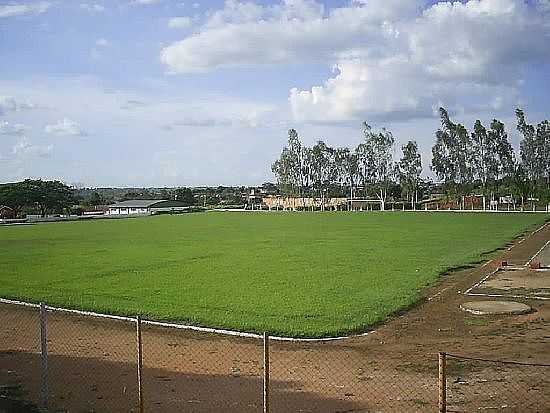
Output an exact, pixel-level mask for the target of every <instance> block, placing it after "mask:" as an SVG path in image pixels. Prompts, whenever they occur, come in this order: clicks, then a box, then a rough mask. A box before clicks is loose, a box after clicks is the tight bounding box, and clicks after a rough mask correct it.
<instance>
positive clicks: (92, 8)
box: [80, 3, 105, 13]
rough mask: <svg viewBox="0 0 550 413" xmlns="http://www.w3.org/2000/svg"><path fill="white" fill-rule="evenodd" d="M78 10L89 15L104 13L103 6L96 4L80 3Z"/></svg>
mask: <svg viewBox="0 0 550 413" xmlns="http://www.w3.org/2000/svg"><path fill="white" fill-rule="evenodd" d="M80 8H81V9H82V10H86V11H87V12H90V13H101V12H104V11H105V6H103V5H101V4H97V3H81V4H80Z"/></svg>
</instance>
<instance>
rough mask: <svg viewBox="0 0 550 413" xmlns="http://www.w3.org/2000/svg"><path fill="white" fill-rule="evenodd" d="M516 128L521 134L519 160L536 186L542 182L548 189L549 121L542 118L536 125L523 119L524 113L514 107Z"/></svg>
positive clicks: (549, 163)
mask: <svg viewBox="0 0 550 413" xmlns="http://www.w3.org/2000/svg"><path fill="white" fill-rule="evenodd" d="M516 117H517V121H518V123H517V129H518V131H519V132H520V133H521V134H522V135H523V140H522V141H521V143H520V156H521V162H522V164H523V166H524V168H525V171H526V174H527V176H528V178H529V179H530V180H531V181H532V183H533V185H534V186H536V185H537V184H538V183H542V182H544V184H545V187H546V189H547V190H548V189H550V122H549V121H548V120H544V121H542V122H540V123H539V124H538V125H536V126H535V125H530V124H528V123H527V122H526V121H525V114H524V113H523V111H522V110H521V109H516Z"/></svg>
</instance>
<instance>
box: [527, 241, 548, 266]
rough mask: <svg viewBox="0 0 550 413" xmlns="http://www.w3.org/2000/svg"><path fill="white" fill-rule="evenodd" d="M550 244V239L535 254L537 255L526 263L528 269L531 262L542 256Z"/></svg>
mask: <svg viewBox="0 0 550 413" xmlns="http://www.w3.org/2000/svg"><path fill="white" fill-rule="evenodd" d="M549 244H550V239H549V240H548V241H546V243H545V244H544V245H543V246H542V247H541V248H540V249H539V250H538V251H537V252H536V253H535V255H533V256H532V257H531V258H530V259H529V261H527V262H526V263H525V266H526V267H527V266H529V264H531V261H533V260H534V259H535V258H536V257H537V255H539V254H540V253H541V252H542V251H543V250H544V249H545V248H546V247H547V246H548V245H549Z"/></svg>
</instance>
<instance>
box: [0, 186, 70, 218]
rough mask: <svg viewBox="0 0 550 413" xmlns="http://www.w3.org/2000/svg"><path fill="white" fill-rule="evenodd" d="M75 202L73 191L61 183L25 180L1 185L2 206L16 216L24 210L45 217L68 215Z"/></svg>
mask: <svg viewBox="0 0 550 413" xmlns="http://www.w3.org/2000/svg"><path fill="white" fill-rule="evenodd" d="M74 202H75V197H74V192H73V189H72V188H71V187H69V186H67V185H65V184H64V183H63V182H60V181H43V180H41V179H25V180H24V181H21V182H14V183H7V184H1V185H0V205H5V206H8V207H10V208H11V209H12V210H13V212H14V214H15V216H19V215H21V212H22V211H23V210H29V211H34V212H37V213H38V214H40V215H41V216H43V217H45V216H47V215H48V214H50V213H67V212H68V210H69V209H70V208H71V207H72V205H73V204H74Z"/></svg>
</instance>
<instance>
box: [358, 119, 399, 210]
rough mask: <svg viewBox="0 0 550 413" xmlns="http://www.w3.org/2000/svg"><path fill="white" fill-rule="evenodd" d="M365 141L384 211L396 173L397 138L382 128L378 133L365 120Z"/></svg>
mask: <svg viewBox="0 0 550 413" xmlns="http://www.w3.org/2000/svg"><path fill="white" fill-rule="evenodd" d="M364 127H365V143H366V148H367V150H368V151H370V155H369V158H370V164H371V172H370V176H371V177H372V183H373V187H374V190H375V193H376V196H377V197H378V200H379V201H380V210H382V211H384V210H385V207H386V200H387V197H388V189H389V186H390V184H391V180H392V177H393V174H394V171H395V169H394V163H393V148H394V144H395V140H394V138H393V135H392V133H391V132H390V131H389V130H387V129H385V128H382V130H381V131H380V132H378V133H375V132H373V131H372V128H371V127H370V126H369V125H368V124H367V123H366V122H365V123H364Z"/></svg>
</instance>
